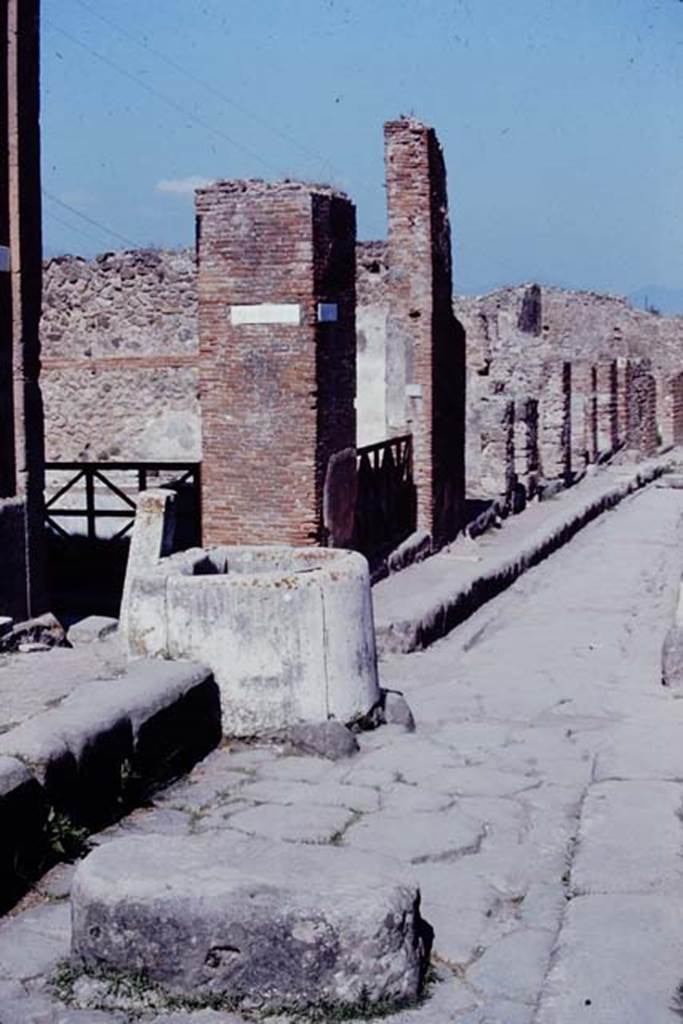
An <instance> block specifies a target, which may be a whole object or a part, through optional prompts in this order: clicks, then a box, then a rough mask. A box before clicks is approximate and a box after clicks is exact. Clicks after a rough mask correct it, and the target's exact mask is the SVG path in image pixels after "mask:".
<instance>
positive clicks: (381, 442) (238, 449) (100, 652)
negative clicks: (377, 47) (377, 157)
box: [0, 0, 683, 1024]
mask: <svg viewBox="0 0 683 1024" xmlns="http://www.w3.org/2000/svg"><path fill="white" fill-rule="evenodd" d="M81 6H86V5H81ZM38 15H39V4H38V0H4V2H3V0H0V41H1V42H2V43H3V45H2V46H1V47H0V85H1V86H2V99H3V102H2V103H0V139H2V141H3V142H5V143H6V145H5V146H4V147H3V148H2V149H1V150H0V869H1V871H0V909H2V911H3V913H4V912H5V911H11V913H8V914H7V915H6V916H5V917H3V919H2V920H0V1024H14V1022H15V1021H16V1022H19V1021H21V1024H80V1022H84V1024H85V1022H87V1024H90V1022H93V1024H94V1022H95V1021H97V1022H98V1024H140V1022H142V1024H246V1022H248V1021H251V1022H253V1021H259V1020H263V1021H266V1020H269V1019H277V1020H278V1022H282V1024H295V1022H298V1021H301V1020H310V1021H312V1022H316V1021H317V1022H321V1024H322V1022H328V1021H336V1020H341V1019H345V1020H363V1019H368V1018H373V1017H378V1016H383V1017H386V1018H387V1019H388V1020H392V1021H395V1022H396V1024H408V1022H409V1021H410V1024H414V1022H420V1021H421V1022H423V1024H445V1022H447V1021H448V1022H451V1021H452V1022H453V1024H457V1022H458V1021H462V1022H463V1024H465V1022H467V1024H469V1022H472V1024H575V1022H576V1021H578V1020H580V1019H584V1018H586V1019H587V1017H588V1016H590V1015H592V1017H593V1018H594V1019H595V1020H596V1021H599V1022H600V1024H612V1022H614V1024H617V1022H618V1024H624V1022H625V1021H633V1022H634V1024H660V1021H661V1022H662V1024H665V1022H666V1021H667V1020H669V1019H670V1017H671V1014H672V1013H680V1011H681V1006H682V1005H683V996H682V993H683V981H682V980H681V979H682V978H683V929H681V925H680V909H679V899H680V893H681V880H682V878H683V871H682V868H681V858H680V845H681V831H680V830H681V802H682V800H683V783H682V782H681V779H683V755H682V754H681V750H682V749H683V747H682V746H681V743H680V731H681V726H682V725H683V723H679V722H678V718H679V717H681V714H683V712H681V707H683V705H681V702H680V693H681V688H682V686H683V597H682V596H681V595H682V593H683V591H682V590H681V572H682V570H683V564H682V562H681V539H682V536H683V535H682V534H681V524H682V523H683V519H682V514H683V505H682V501H683V477H682V476H681V474H680V462H681V452H680V445H681V443H683V368H682V358H681V357H682V345H683V317H680V316H678V317H665V316H661V315H659V314H658V313H657V312H656V311H652V310H650V311H649V312H644V311H640V310H636V309H634V308H633V307H632V306H630V305H629V304H628V303H627V302H626V301H625V300H622V299H619V298H616V297H610V296H603V295H597V294H594V293H588V292H568V291H563V290H561V289H557V288H550V287H547V286H545V285H543V286H542V285H540V284H537V283H533V282H532V283H528V284H523V285H519V286H514V287H509V288H505V289H501V290H499V291H496V292H492V293H490V294H488V295H482V296H476V297H463V296H461V295H459V294H458V280H457V273H456V274H455V275H454V274H453V270H452V256H451V226H450V220H449V212H448V195H447V187H446V165H445V159H444V153H443V150H442V148H441V145H440V143H439V140H438V138H437V135H436V132H435V130H434V128H432V127H431V126H429V125H427V124H425V123H423V122H422V121H419V120H417V119H416V118H414V117H412V116H410V117H400V118H397V119H396V120H391V121H389V122H387V123H386V124H385V126H384V147H385V148H384V156H385V172H386V192H387V223H388V231H387V239H386V241H381V240H374V241H362V240H361V241H358V240H357V238H356V208H355V205H354V197H353V196H350V195H347V194H346V193H344V192H342V191H340V190H338V189H336V188H333V187H331V186H329V185H325V184H315V183H310V182H305V181H295V180H279V181H274V182H265V181H262V180H251V179H250V180H243V179H238V178H236V179H229V180H219V181H217V182H215V183H214V184H211V185H205V186H202V187H201V188H199V189H198V191H197V194H196V205H195V214H196V222H195V224H196V248H195V250H194V251H190V250H179V251H174V252H169V251H163V250H130V251H125V252H118V253H104V254H102V255H100V256H98V257H97V258H96V259H94V260H84V259H81V258H78V257H70V256H63V257H59V258H57V259H53V260H50V261H48V262H47V263H46V264H45V265H44V266H43V268H42V275H41V260H40V235H41V223H40V222H41V206H40V173H39V125H38V110H39V88H38V49H39V48H38ZM5 43H6V44H7V45H4V44H5ZM378 143H379V140H378ZM41 296H42V319H41ZM39 321H40V324H39ZM41 345H42V354H41ZM41 393H42V396H44V401H45V422H44V424H43V414H42V400H43V399H42V397H41ZM608 512H613V514H611V515H607V514H604V513H608ZM574 538H575V539H574ZM570 541H571V543H569V542H570ZM551 555H552V556H553V557H550V556H551ZM124 570H125V573H124ZM81 573H82V574H83V575H81ZM525 574H528V575H526V576H525ZM522 577H524V580H521V578H522ZM518 581H519V582H518ZM105 599H106V600H105ZM104 604H106V609H104V610H106V611H108V614H107V615H104V614H102V612H103V605H104ZM47 609H50V610H51V611H50V612H48V611H47ZM55 611H57V612H59V616H61V618H62V619H63V621H59V618H58V617H57V616H56V615H55V614H52V613H53V612H55ZM112 611H113V612H116V615H115V616H114V615H112V614H111V612H112ZM93 612H94V613H98V614H91V613H93ZM40 613H45V614H40ZM436 641H440V642H439V643H438V644H436ZM662 684H663V685H662Z"/></svg>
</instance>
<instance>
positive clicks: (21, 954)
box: [0, 903, 71, 981]
mask: <svg viewBox="0 0 683 1024" xmlns="http://www.w3.org/2000/svg"><path fill="white" fill-rule="evenodd" d="M70 937H71V918H70V910H69V906H68V905H67V904H66V903H44V904H41V905H40V906H38V907H35V908H34V909H33V910H27V911H26V912H25V913H24V914H21V915H20V916H18V917H11V918H6V919H5V920H4V921H3V922H2V923H1V924H0V978H5V979H7V978H9V979H14V980H17V981H23V980H25V979H27V978H34V977H36V976H37V975H41V974H46V973H47V972H49V971H51V970H52V969H53V968H54V967H55V966H56V964H57V963H59V961H60V960H64V959H65V958H66V957H67V956H68V955H69V941H70Z"/></svg>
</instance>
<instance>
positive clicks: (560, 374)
mask: <svg viewBox="0 0 683 1024" xmlns="http://www.w3.org/2000/svg"><path fill="white" fill-rule="evenodd" d="M544 376H545V384H544V387H543V391H542V394H541V404H540V409H539V422H540V425H539V437H540V443H539V453H540V460H541V472H542V474H543V476H544V477H545V478H546V480H552V479H555V478H558V477H559V478H561V479H563V480H568V479H569V477H570V476H571V470H572V459H571V426H572V409H571V398H572V364H571V363H552V364H550V365H549V366H548V367H547V368H546V370H545V373H544Z"/></svg>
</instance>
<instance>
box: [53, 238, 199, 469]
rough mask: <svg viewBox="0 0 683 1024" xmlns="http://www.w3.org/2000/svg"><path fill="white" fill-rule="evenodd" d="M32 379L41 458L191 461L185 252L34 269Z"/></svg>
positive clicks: (192, 367)
mask: <svg viewBox="0 0 683 1024" xmlns="http://www.w3.org/2000/svg"><path fill="white" fill-rule="evenodd" d="M41 339H42V346H43V369H42V384H43V395H44V402H45V419H46V455H47V458H48V460H51V461H59V460H62V461H77V460H82V459H84V460H93V461H98V460H107V459H109V460H126V459H130V460H138V459H139V460H143V459H149V460H156V459H159V460H161V459H166V460H172V461H182V460H187V461H199V459H200V458H201V437H200V413H199V400H198V377H197V282H196V267H195V259H194V252H193V250H190V249H184V250H179V251H177V252H160V251H156V250H140V251H132V252H120V253H105V254H104V255H102V256H98V257H97V258H96V259H94V260H84V259H81V258H80V257H75V256H63V257H60V258H58V259H54V260H50V261H48V262H47V263H46V264H45V267H44V289H43V316H42V321H41Z"/></svg>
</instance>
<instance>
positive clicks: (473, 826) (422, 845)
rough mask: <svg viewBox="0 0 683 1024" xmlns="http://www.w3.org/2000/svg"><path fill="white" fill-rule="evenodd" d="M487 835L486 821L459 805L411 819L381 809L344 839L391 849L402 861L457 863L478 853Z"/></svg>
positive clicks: (372, 847) (352, 843)
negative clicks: (468, 813)
mask: <svg viewBox="0 0 683 1024" xmlns="http://www.w3.org/2000/svg"><path fill="white" fill-rule="evenodd" d="M485 834H486V833H485V829H484V825H483V823H482V822H478V821H476V820H475V819H473V818H472V817H470V816H469V815H467V814H464V813H463V812H462V811H461V810H459V809H458V808H451V809H450V810H447V811H443V812H441V813H440V814H435V815H429V816H425V817H424V819H423V818H420V819H417V818H416V819H408V820H406V818H404V817H398V816H396V815H392V814H389V813H388V812H386V811H380V812H378V813H377V814H373V815H369V816H367V817H363V818H361V819H360V820H359V821H357V822H356V823H355V824H353V825H352V826H351V827H350V828H349V829H348V830H347V832H346V833H345V835H344V842H345V843H346V844H347V845H349V846H352V847H354V848H355V849H357V850H369V851H376V852H378V853H381V852H390V853H391V855H392V856H393V857H396V858H398V859H400V860H404V861H407V862H409V863H411V864H420V863H421V862H424V861H430V860H431V861H436V862H439V861H443V862H448V861H450V862H453V861H456V860H458V859H459V858H460V857H464V856H467V855H468V854H469V855H471V854H473V853H476V851H477V850H478V849H479V848H480V846H481V843H482V841H483V839H484V836H485Z"/></svg>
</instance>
